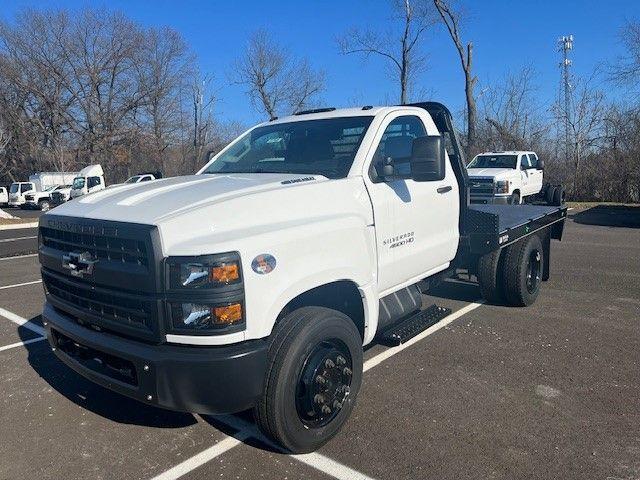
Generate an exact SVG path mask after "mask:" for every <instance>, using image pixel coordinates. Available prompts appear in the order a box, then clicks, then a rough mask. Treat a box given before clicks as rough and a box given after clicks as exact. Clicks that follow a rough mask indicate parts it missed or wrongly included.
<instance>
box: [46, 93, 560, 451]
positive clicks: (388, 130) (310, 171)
mask: <svg viewBox="0 0 640 480" xmlns="http://www.w3.org/2000/svg"><path fill="white" fill-rule="evenodd" d="M445 144H448V145H449V148H448V150H446V149H445ZM565 215H566V208H563V207H549V206H531V205H522V206H517V207H516V206H511V205H480V206H473V207H472V206H470V205H469V187H468V179H467V171H466V168H465V166H464V162H463V158H462V156H461V151H460V148H459V145H458V141H457V139H456V136H455V134H454V132H453V128H452V122H451V116H450V114H449V111H448V110H447V109H446V108H445V107H444V106H443V105H441V104H439V103H433V102H427V103H420V104H415V105H412V106H396V107H376V108H374V107H364V108H362V109H360V108H351V109H344V110H336V109H319V110H313V111H307V112H300V113H299V114H297V115H294V116H291V117H287V118H282V119H279V120H274V121H270V122H267V123H263V124H261V125H258V126H256V127H254V128H253V129H251V130H249V131H248V132H246V133H245V134H244V135H242V136H241V137H240V138H238V139H237V140H236V141H234V142H232V143H231V144H230V145H229V146H228V147H227V148H225V149H224V150H223V151H222V152H220V153H219V154H218V155H216V156H215V157H214V158H213V159H212V160H211V161H210V162H209V163H207V165H205V167H203V168H202V170H200V171H199V172H198V174H197V175H195V176H187V177H178V178H167V179H162V180H157V181H154V182H145V183H139V184H134V185H128V186H123V187H119V188H116V189H113V190H111V189H106V190H104V191H102V192H98V193H95V194H93V195H87V196H86V197H83V198H80V199H78V200H77V201H74V202H68V203H66V204H64V205H61V206H60V207H58V208H56V209H55V210H53V211H52V212H49V213H47V214H45V215H43V216H42V217H41V218H40V229H39V238H40V244H39V258H40V263H41V265H42V279H43V282H44V288H45V292H46V304H45V306H44V312H43V321H44V325H45V328H46V332H47V337H48V340H49V342H50V344H51V346H52V347H53V349H54V351H55V354H56V355H57V356H58V358H59V359H60V360H62V361H63V362H64V363H66V364H67V365H68V366H70V367H71V368H73V369H74V370H76V371H77V372H79V373H80V374H82V375H84V376H85V377H87V378H89V379H90V380H92V381H94V382H96V383H98V384H100V385H103V386H104V387H106V388H109V389H111V390H114V391H116V392H119V393H121V394H123V395H127V396H129V397H132V398H135V399H137V400H139V401H141V402H144V403H147V404H150V405H156V406H161V407H164V408H167V409H172V410H179V411H187V412H198V413H203V414H220V413H230V412H239V411H242V410H246V409H249V408H253V411H254V414H255V418H256V421H257V423H258V425H259V426H260V428H261V429H262V430H263V431H264V432H265V433H266V434H267V435H269V436H270V437H271V438H272V439H274V440H275V441H277V442H279V443H280V444H281V445H282V446H283V447H285V448H286V449H288V450H290V451H292V452H309V451H313V450H315V449H317V448H319V447H320V446H321V445H323V444H324V443H326V442H327V441H328V440H329V439H330V438H332V437H333V436H334V435H336V433H337V432H338V431H339V430H340V428H341V427H342V425H343V424H344V423H345V421H346V420H347V418H348V417H349V415H350V413H351V411H352V409H353V408H354V405H355V402H356V398H357V396H358V391H359V388H360V383H361V379H362V369H363V346H366V345H368V344H370V343H372V342H382V343H386V344H399V343H402V342H405V341H406V340H408V339H410V338H412V337H413V336H415V335H416V334H418V333H419V332H421V331H423V330H424V329H426V328H428V327H429V326H430V325H433V324H434V323H435V322H438V321H439V320H441V319H442V318H444V317H445V316H446V315H447V314H448V313H449V310H448V309H446V308H443V307H438V306H436V305H432V306H429V307H426V308H423V306H422V301H421V291H420V288H419V287H421V288H424V287H425V286H427V285H433V284H434V283H437V282H438V281H440V280H442V279H444V278H446V277H447V276H451V275H453V274H454V272H456V269H465V270H467V271H468V272H469V273H471V274H474V275H476V276H477V278H478V281H479V284H480V288H481V290H482V293H483V295H484V296H485V297H486V298H487V299H488V300H489V301H492V302H501V303H506V304H509V305H521V306H526V305H529V304H531V303H533V302H534V301H535V299H536V297H537V295H538V293H539V290H540V284H541V282H542V281H544V280H546V279H548V278H549V263H550V262H549V259H550V243H551V239H552V238H553V239H560V238H561V236H562V231H563V227H564V220H565Z"/></svg>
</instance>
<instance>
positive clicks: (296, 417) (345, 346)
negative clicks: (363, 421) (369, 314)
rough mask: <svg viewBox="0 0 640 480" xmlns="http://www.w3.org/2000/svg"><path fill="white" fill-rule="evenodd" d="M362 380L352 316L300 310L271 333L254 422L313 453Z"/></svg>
mask: <svg viewBox="0 0 640 480" xmlns="http://www.w3.org/2000/svg"><path fill="white" fill-rule="evenodd" d="M361 380H362V338H361V337H360V333H359V332H358V329H357V328H356V326H355V325H354V323H353V322H352V321H351V319H350V318H349V317H347V316H346V315H344V314H342V313H340V312H337V311H335V310H331V309H328V308H324V307H303V308H300V309H298V310H295V311H293V312H291V313H290V314H288V315H287V316H285V317H284V318H283V319H282V320H280V322H279V323H278V324H277V325H276V327H275V329H274V332H273V334H272V341H271V345H270V347H269V365H268V367H267V373H266V380H265V390H264V393H263V396H262V398H261V399H260V401H259V403H258V405H257V406H256V408H255V409H254V415H255V418H256V422H257V424H258V426H259V427H260V429H261V430H262V431H263V432H264V433H265V434H266V435H267V436H269V437H270V438H272V439H273V440H274V441H276V442H277V443H279V444H280V445H282V446H283V447H285V448H286V449H287V450H289V451H291V452H293V453H307V452H312V451H314V450H316V449H318V448H320V447H321V446H322V445H324V444H325V443H327V442H328V441H329V440H330V439H331V438H332V437H333V436H334V435H336V434H337V433H338V431H339V430H340V428H341V427H342V425H343V424H344V423H345V422H346V420H347V419H348V418H349V415H350V414H351V411H352V410H353V407H354V405H355V400H356V396H357V394H358V391H359V390H360V383H361Z"/></svg>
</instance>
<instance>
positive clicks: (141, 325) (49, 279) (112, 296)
mask: <svg viewBox="0 0 640 480" xmlns="http://www.w3.org/2000/svg"><path fill="white" fill-rule="evenodd" d="M42 279H43V281H44V284H45V287H46V291H47V292H48V294H49V295H50V296H52V297H53V298H54V299H57V300H59V301H61V302H63V307H62V308H63V309H64V305H71V306H72V307H74V308H76V309H78V310H80V311H81V312H83V313H85V314H88V315H89V318H92V317H99V318H100V319H104V320H106V322H107V323H108V324H109V323H110V324H112V325H115V326H126V327H129V328H134V329H139V330H140V329H142V330H148V331H150V330H151V329H152V325H153V317H154V311H155V302H154V301H145V300H143V299H142V298H140V297H137V296H135V295H132V294H127V293H123V292H118V291H114V290H107V289H100V288H95V287H91V286H89V285H86V284H84V283H80V282H78V281H75V280H67V279H64V280H63V279H62V278H59V277H58V276H54V275H52V274H50V273H47V272H44V271H43V272H42ZM107 327H108V325H107Z"/></svg>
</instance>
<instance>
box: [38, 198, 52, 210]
mask: <svg viewBox="0 0 640 480" xmlns="http://www.w3.org/2000/svg"><path fill="white" fill-rule="evenodd" d="M49 210H51V203H49V202H48V201H47V200H43V201H42V202H40V211H42V212H48V211H49Z"/></svg>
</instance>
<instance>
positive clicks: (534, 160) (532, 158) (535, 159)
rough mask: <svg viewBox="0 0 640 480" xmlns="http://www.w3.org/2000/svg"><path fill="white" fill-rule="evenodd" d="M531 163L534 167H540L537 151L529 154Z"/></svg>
mask: <svg viewBox="0 0 640 480" xmlns="http://www.w3.org/2000/svg"><path fill="white" fill-rule="evenodd" d="M529 163H531V167H532V168H538V157H537V156H536V154H535V153H530V154H529Z"/></svg>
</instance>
